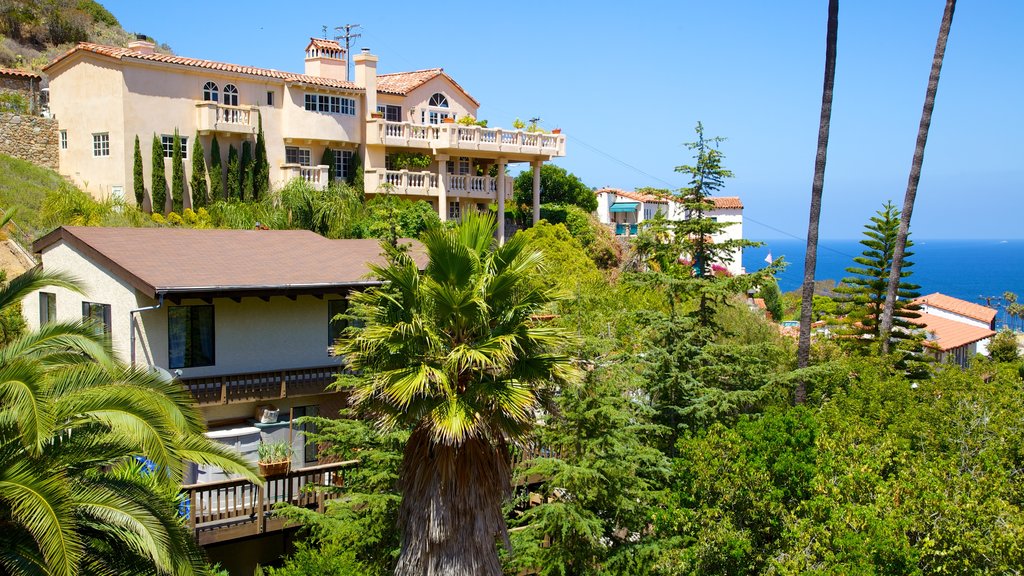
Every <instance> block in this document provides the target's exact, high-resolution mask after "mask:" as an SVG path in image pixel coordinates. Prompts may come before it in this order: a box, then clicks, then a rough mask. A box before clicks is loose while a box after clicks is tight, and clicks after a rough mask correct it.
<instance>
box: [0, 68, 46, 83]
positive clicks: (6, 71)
mask: <svg viewBox="0 0 1024 576" xmlns="http://www.w3.org/2000/svg"><path fill="white" fill-rule="evenodd" d="M0 76H17V77H19V78H31V79H33V80H42V79H43V77H42V76H40V75H39V74H36V73H35V72H30V71H28V70H18V69H17V68H0Z"/></svg>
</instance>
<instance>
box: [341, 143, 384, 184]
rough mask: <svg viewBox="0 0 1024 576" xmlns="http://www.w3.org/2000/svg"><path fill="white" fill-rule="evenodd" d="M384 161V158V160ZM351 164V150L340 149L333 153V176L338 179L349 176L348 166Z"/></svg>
mask: <svg viewBox="0 0 1024 576" xmlns="http://www.w3.org/2000/svg"><path fill="white" fill-rule="evenodd" d="M385 163H386V160H385ZM350 166H352V151H351V150H340V151H336V152H335V153H334V177H335V178H338V179H346V180H347V179H348V178H349V167H350Z"/></svg>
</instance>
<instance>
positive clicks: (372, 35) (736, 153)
mask: <svg viewBox="0 0 1024 576" xmlns="http://www.w3.org/2000/svg"><path fill="white" fill-rule="evenodd" d="M606 4H607V7H606ZM104 5H105V6H107V8H108V9H110V10H111V11H112V12H113V13H114V14H115V15H116V16H117V17H118V19H120V21H121V23H122V25H123V26H124V27H125V28H126V29H128V30H130V31H133V32H144V33H146V34H149V35H150V36H153V37H155V38H157V39H158V40H159V41H161V42H166V43H168V44H170V46H171V47H172V48H173V49H174V50H175V52H176V53H178V54H181V55H184V56H192V57H197V58H208V59H213V60H221V61H227V62H233V63H238V64H248V65H252V66H260V67H268V68H276V69H281V70H291V71H301V69H302V65H303V64H302V58H303V54H302V50H303V48H304V47H305V43H306V41H308V38H309V36H320V35H321V30H322V28H321V27H322V26H323V25H328V26H329V27H330V28H331V30H330V31H329V34H332V35H333V34H334V31H333V28H334V27H335V26H339V25H342V24H347V23H357V24H360V25H361V26H362V27H361V29H360V30H359V32H361V33H362V37H361V38H359V39H357V40H356V43H355V45H354V49H358V48H363V47H368V48H370V49H371V50H372V51H373V53H375V54H377V55H378V56H379V57H380V64H379V71H380V72H396V71H401V70H411V69H419V68H431V67H435V66H441V67H444V69H445V71H446V72H448V73H449V74H450V75H452V76H453V77H454V78H455V79H456V80H457V81H458V82H459V83H460V84H462V85H463V86H464V87H465V88H466V89H467V90H468V91H469V92H470V93H471V94H473V96H474V97H476V98H477V99H478V100H479V101H480V102H481V103H482V106H481V109H480V117H481V118H486V119H487V120H489V122H490V124H491V125H492V126H511V124H512V121H513V120H514V119H515V118H517V117H519V118H523V119H526V118H530V117H540V118H541V119H542V125H543V126H545V127H546V128H549V129H550V128H562V129H563V131H564V133H565V134H566V135H567V138H568V146H569V149H568V156H567V157H566V158H562V159H559V160H558V161H557V164H559V165H561V166H563V167H565V168H566V169H568V170H569V171H571V172H573V173H575V174H576V175H578V176H579V177H580V178H582V179H583V181H584V182H586V183H587V184H588V185H590V186H596V187H602V186H613V187H619V188H626V189H633V188H637V187H641V186H656V187H665V188H679V187H681V186H683V185H685V180H684V179H683V178H682V177H681V176H680V175H678V174H676V173H675V172H674V171H673V168H674V167H675V166H677V165H679V164H683V163H687V162H689V158H688V155H687V150H686V149H685V148H684V147H683V145H682V144H683V143H684V142H688V141H691V140H692V139H693V127H694V125H695V124H696V123H697V121H698V120H699V121H702V122H703V123H704V127H705V132H706V134H708V135H720V136H724V137H726V138H728V140H727V141H726V142H725V143H724V144H723V150H724V152H725V154H726V161H725V164H726V166H727V167H728V168H730V169H732V170H733V171H734V172H735V174H736V177H735V178H734V179H731V180H729V181H728V182H727V186H726V189H725V191H724V194H726V195H738V196H741V197H742V198H743V201H744V204H745V206H746V210H745V216H746V226H745V235H746V236H747V237H748V238H751V239H773V238H786V237H801V238H802V237H803V236H804V234H805V233H806V228H807V207H808V204H809V200H810V188H811V177H812V171H813V165H814V153H815V145H816V139H817V130H818V115H819V112H820V104H821V84H822V74H823V67H824V42H825V19H826V5H827V2H826V0H816V1H809V0H787V1H784V2H765V1H764V0H744V1H739V0H736V1H727V0H717V1H713V2H708V1H702V2H693V1H689V0H687V1H676V2H645V1H636V0H634V1H632V2H621V3H615V4H614V5H612V3H603V2H602V3H597V2H585V3H584V2H550V1H549V2H533V1H522V2H516V3H514V4H509V3H482V2H463V1H447V2H438V3H425V2H418V3H406V2H390V3H379V2H345V3H333V2H326V3H319V4H315V5H313V4H304V3H294V4H292V3H281V2H279V1H278V2H262V1H250V2H245V3H237V4H236V3H233V2H232V3H212V2H192V1H187V0H180V1H178V2H175V3H174V7H173V9H168V8H161V7H159V6H157V5H155V4H153V3H150V2H138V1H137V0H116V1H114V0H109V1H106V2H104ZM943 6H944V2H943V0H898V1H893V0H856V1H850V0H845V1H843V2H841V3H840V16H839V19H840V22H839V49H838V66H837V73H836V86H835V99H834V102H833V114H832V129H831V139H830V142H829V154H828V166H827V170H826V179H825V196H824V198H825V199H824V203H823V213H822V221H821V235H822V237H823V238H853V237H857V236H858V235H859V234H860V231H861V228H862V226H863V224H864V223H865V222H866V221H867V219H868V218H869V217H870V216H871V215H872V214H873V213H874V212H875V211H876V210H878V209H879V208H880V207H881V205H882V203H883V202H884V201H886V200H890V199H891V200H893V201H894V202H896V203H897V204H902V199H903V194H904V191H905V190H906V183H907V175H908V173H909V170H910V162H911V158H912V156H913V151H914V142H915V139H916V136H917V126H918V122H919V120H920V114H921V106H922V103H923V101H924V91H925V86H926V84H927V79H928V72H929V67H930V65H931V59H932V53H933V51H934V48H935V36H936V34H937V32H938V25H939V20H940V18H941V16H942V10H943ZM1022 27H1024V2H1020V1H1018V0H986V1H983V2H961V3H960V4H959V5H958V7H957V11H956V16H955V18H954V21H953V28H952V33H951V35H950V40H949V44H948V46H947V50H946V59H945V64H944V66H943V69H942V79H941V82H940V84H939V93H938V98H937V100H936V106H935V113H934V116H933V119H932V127H931V134H930V136H929V140H928V148H927V151H926V154H925V161H924V170H923V174H922V178H921V184H920V188H919V190H918V199H917V204H916V207H915V210H914V220H913V225H912V228H911V229H912V231H913V232H914V235H915V237H917V238H1000V239H1002V238H1022V237H1024V226H1021V224H1020V221H1021V216H1022V214H1024V143H1022V135H1024V106H1022V105H1021V102H1022V98H1024V97H1022V94H1024V34H1021V33H1020V30H1021V29H1022Z"/></svg>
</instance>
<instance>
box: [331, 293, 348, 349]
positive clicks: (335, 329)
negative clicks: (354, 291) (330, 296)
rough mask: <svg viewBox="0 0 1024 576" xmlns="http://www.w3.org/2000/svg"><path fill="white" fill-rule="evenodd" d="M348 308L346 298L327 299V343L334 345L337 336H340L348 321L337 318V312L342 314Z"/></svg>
mask: <svg viewBox="0 0 1024 576" xmlns="http://www.w3.org/2000/svg"><path fill="white" fill-rule="evenodd" d="M346 310H348V300H328V301H327V345H328V346H334V343H335V342H337V340H338V338H341V335H342V333H343V332H344V331H345V328H346V327H348V322H346V321H345V319H343V318H338V315H339V314H344V313H345V311H346Z"/></svg>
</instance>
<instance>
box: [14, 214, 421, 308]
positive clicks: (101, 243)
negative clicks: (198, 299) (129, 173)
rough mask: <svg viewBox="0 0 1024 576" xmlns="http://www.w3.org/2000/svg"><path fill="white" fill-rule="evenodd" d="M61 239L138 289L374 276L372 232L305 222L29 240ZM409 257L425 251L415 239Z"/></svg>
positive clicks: (168, 290)
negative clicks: (352, 234)
mask: <svg viewBox="0 0 1024 576" xmlns="http://www.w3.org/2000/svg"><path fill="white" fill-rule="evenodd" d="M59 242H64V243H66V244H68V245H70V246H72V247H74V248H75V249H76V250H78V251H79V252H80V253H82V254H83V255H84V256H86V257H87V258H89V259H90V260H92V261H93V262H95V263H96V264H98V265H99V266H102V267H103V268H105V269H107V270H108V271H109V272H110V273H112V274H113V275H115V276H117V277H119V278H121V279H122V280H124V281H126V282H128V283H130V284H131V285H132V286H134V287H135V288H136V289H138V290H139V291H141V292H143V293H144V294H146V295H148V296H150V297H155V296H156V295H157V294H161V293H163V294H167V295H169V296H175V295H178V296H179V297H184V295H193V296H196V295H204V294H205V295H208V296H212V295H217V294H221V295H223V294H224V293H231V294H238V295H244V294H246V293H253V292H255V293H264V294H270V293H282V292H283V293H290V294H294V293H317V292H330V291H332V290H337V289H339V288H342V287H348V286H356V285H363V284H368V283H369V284H373V283H376V281H375V280H373V279H371V278H369V277H368V273H369V272H370V270H369V267H368V265H369V264H371V263H374V264H384V262H385V260H384V257H383V256H382V255H381V249H380V242H379V241H378V240H372V239H371V240H330V239H327V238H324V237H323V236H320V235H318V234H315V233H313V232H309V231H306V230H194V229H168V228H91V227H77V226H65V227H61V228H58V229H56V230H54V231H53V232H51V233H49V234H47V235H46V236H44V237H42V238H40V239H39V240H37V241H36V242H35V244H33V249H34V250H35V251H36V252H42V251H44V250H46V249H47V248H49V247H51V246H53V245H55V244H57V243H59ZM412 254H413V257H414V258H415V259H416V261H417V263H419V264H420V265H421V266H425V265H426V256H425V255H424V253H423V250H422V247H421V246H420V245H419V243H418V242H414V249H413V250H412Z"/></svg>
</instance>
